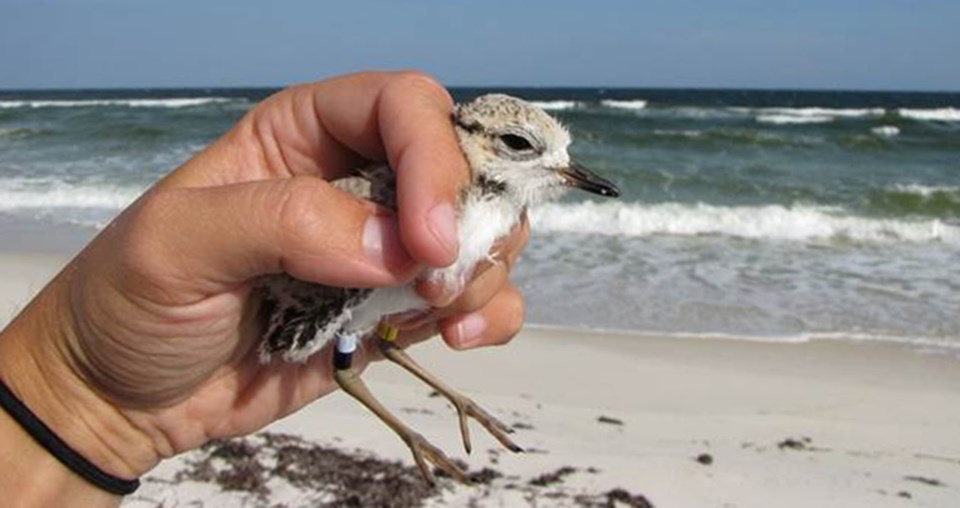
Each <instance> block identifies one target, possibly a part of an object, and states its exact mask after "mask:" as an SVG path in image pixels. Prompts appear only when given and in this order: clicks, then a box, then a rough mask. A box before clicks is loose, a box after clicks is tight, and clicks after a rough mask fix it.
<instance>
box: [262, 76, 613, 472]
mask: <svg viewBox="0 0 960 508" xmlns="http://www.w3.org/2000/svg"><path fill="white" fill-rule="evenodd" d="M453 124H454V128H455V130H456V133H457V136H458V139H459V142H460V147H461V149H462V150H463V153H464V156H465V158H466V160H467V163H468V166H469V168H470V173H471V174H470V183H469V184H468V185H467V186H466V187H465V188H463V189H462V190H461V193H460V197H459V203H458V210H457V214H458V224H459V241H460V251H459V256H458V258H457V260H456V261H455V262H454V263H453V264H452V265H450V266H447V267H445V268H430V269H427V270H425V271H424V272H423V274H422V275H421V276H420V278H421V279H426V280H429V281H431V282H433V283H436V284H439V285H442V286H444V287H447V288H449V289H451V290H458V289H460V288H462V287H463V285H465V284H466V281H467V280H469V279H470V277H471V276H472V274H473V270H474V268H475V267H476V266H477V265H478V264H479V263H480V262H481V261H483V260H486V259H489V258H490V257H491V252H490V251H491V248H492V247H493V245H494V244H495V242H496V241H497V240H498V239H500V238H502V237H504V236H506V235H507V234H509V232H510V231H511V229H512V228H513V227H514V226H515V225H516V224H517V223H518V222H519V220H520V217H521V215H522V213H523V211H524V210H526V209H527V208H528V207H530V206H533V205H536V204H538V203H541V202H544V201H547V200H551V199H556V198H558V197H560V196H561V195H562V194H564V193H565V192H566V191H567V190H569V189H571V188H580V189H583V190H586V191H588V192H592V193H594V194H599V195H602V196H612V197H616V196H618V195H619V190H618V189H617V188H616V186H615V185H613V184H612V183H610V182H609V181H607V180H605V179H603V178H601V177H599V176H597V175H595V174H593V173H591V172H590V171H588V170H586V169H584V168H583V167H582V166H580V165H578V164H576V163H574V162H573V161H571V159H570V155H569V153H568V151H567V149H568V147H569V145H570V142H571V138H570V134H569V133H568V132H567V130H566V129H565V128H564V127H563V126H562V125H561V124H560V123H559V122H558V121H557V120H556V119H554V118H553V117H551V116H550V115H548V114H547V113H545V112H544V111H543V110H542V109H540V108H538V107H536V106H535V105H533V104H531V103H529V102H525V101H523V100H521V99H517V98H515V97H511V96H508V95H502V94H490V95H484V96H481V97H478V98H476V99H474V100H473V101H471V102H469V103H466V104H461V105H458V106H457V107H456V109H455V110H454V113H453ZM336 185H337V186H338V187H339V188H341V189H343V190H346V191H349V192H352V193H353V194H355V195H357V196H358V197H361V198H364V199H369V200H371V201H374V202H377V203H379V204H381V205H384V206H390V207H395V192H394V191H395V186H394V185H395V184H394V174H393V171H392V170H391V169H390V168H388V167H386V166H384V165H375V166H369V167H365V168H361V169H359V170H358V176H356V177H353V178H349V179H345V180H341V181H338V182H336ZM261 288H262V291H261V294H262V307H261V308H262V312H263V313H264V315H265V316H266V318H265V319H266V329H265V332H264V335H263V341H262V343H261V346H260V355H261V360H262V361H264V362H269V361H270V360H271V358H273V357H274V356H277V355H279V356H281V357H282V358H283V360H286V361H299V362H302V361H305V360H306V359H307V358H308V357H309V356H310V355H312V354H313V353H315V352H317V351H318V350H319V349H320V348H321V347H322V346H323V345H324V344H326V343H327V342H329V341H331V340H335V341H336V352H335V355H334V363H335V379H336V380H337V383H338V384H339V385H340V386H341V388H343V389H344V391H346V392H347V393H349V394H350V395H352V396H353V397H355V398H356V399H357V400H359V401H360V402H361V403H362V404H364V405H365V406H366V407H367V408H369V409H370V410H371V411H373V412H374V413H375V414H377V416H379V417H380V418H381V419H382V420H383V421H384V422H385V423H386V424H387V425H388V426H389V427H390V428H392V429H393V430H394V431H395V432H396V433H397V434H398V435H399V436H400V437H401V439H403V441H404V442H405V443H406V444H407V445H408V446H409V447H410V449H411V451H412V453H413V456H414V460H415V461H416V463H417V466H418V467H419V468H420V470H421V472H422V473H423V475H424V477H425V478H427V480H429V481H431V482H432V481H433V480H434V478H433V473H432V471H431V470H430V468H429V467H428V466H427V462H430V463H433V464H435V465H436V466H438V467H440V468H441V469H442V470H444V471H445V472H447V473H448V474H449V475H450V476H452V477H454V478H456V479H459V480H461V481H465V474H464V473H463V471H462V470H461V469H460V468H459V467H458V466H457V465H456V464H455V463H453V462H452V461H451V460H450V459H449V458H447V456H446V455H445V454H444V453H443V452H442V451H441V450H439V449H438V448H436V447H435V446H433V445H431V444H430V443H429V442H428V441H426V440H425V439H424V438H423V437H422V436H420V435H419V434H417V433H416V432H414V431H413V430H412V429H410V428H409V427H407V426H406V425H404V424H403V423H402V422H400V420H399V419H397V418H396V417H395V416H394V415H392V414H391V413H390V412H389V411H388V410H387V409H386V408H384V407H383V405H382V404H380V402H379V401H378V400H377V399H376V398H375V397H374V396H373V395H372V393H370V391H369V389H367V387H366V385H365V384H364V383H363V381H362V380H361V379H360V377H359V374H358V373H357V372H356V371H355V370H354V369H352V368H351V365H350V358H351V356H352V354H353V352H354V351H355V350H356V348H357V347H358V343H359V340H360V339H362V338H363V337H366V336H369V335H371V333H372V332H374V331H376V335H377V336H378V337H377V338H376V339H375V340H376V342H377V344H378V345H379V346H380V348H381V350H382V351H383V353H384V356H385V357H386V358H387V359H388V360H390V361H392V362H394V363H396V364H398V365H400V366H401V367H403V368H405V369H406V370H408V371H409V372H411V373H412V374H414V375H416V376H417V377H419V378H420V379H422V380H423V381H424V382H426V383H427V384H429V385H431V386H433V387H434V388H435V389H436V390H437V391H438V392H440V393H441V394H442V395H444V396H445V397H446V398H447V399H448V400H450V402H451V403H453V405H454V407H455V408H456V409H457V412H458V415H459V420H460V431H461V435H462V438H463V442H464V447H465V448H466V450H467V452H469V451H470V447H471V445H470V437H469V430H468V427H467V419H468V417H469V418H473V419H475V420H477V421H478V422H479V423H480V424H481V425H483V426H484V427H485V428H486V429H487V430H488V431H489V432H490V433H491V434H492V435H493V436H494V437H496V438H497V439H498V440H499V441H500V442H501V443H502V444H503V445H504V446H506V447H507V448H509V449H511V450H513V451H520V447H519V446H517V445H516V444H515V443H513V441H512V440H510V438H509V437H508V436H507V435H506V434H507V433H509V432H511V429H510V428H509V427H507V426H506V425H504V424H503V423H501V422H500V421H499V420H497V419H496V418H494V417H493V416H492V415H490V414H489V413H487V412H486V411H485V410H483V409H482V408H480V407H479V406H478V405H477V404H475V403H474V402H473V401H472V400H470V399H469V398H467V397H465V396H463V395H461V394H459V393H458V392H456V391H454V390H453V389H451V388H449V387H448V386H446V385H445V384H444V383H443V382H442V381H440V380H439V379H437V378H436V377H435V376H433V375H432V374H430V373H429V372H428V371H426V370H425V369H423V367H421V366H420V365H419V364H417V363H416V362H415V361H414V360H413V359H412V358H411V357H410V356H409V355H407V354H406V352H404V351H403V350H402V349H399V348H397V347H396V346H395V345H394V344H393V340H394V339H395V337H396V333H397V331H396V329H395V328H392V327H391V326H389V325H387V324H386V323H385V322H383V321H382V319H383V318H384V317H386V316H389V315H392V314H396V313H400V312H407V311H411V310H426V309H428V307H429V305H428V304H427V303H426V302H425V301H424V300H423V299H422V298H421V297H420V296H419V295H418V294H417V293H416V291H415V289H414V288H415V282H413V283H410V284H407V285H404V286H399V287H389V288H377V289H367V288H336V287H329V286H323V285H319V284H313V283H309V282H305V281H300V280H296V279H293V278H292V277H289V276H287V275H277V276H271V277H268V278H265V279H264V281H263V282H262V284H261ZM378 325H379V326H378Z"/></svg>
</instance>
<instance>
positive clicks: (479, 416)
mask: <svg viewBox="0 0 960 508" xmlns="http://www.w3.org/2000/svg"><path fill="white" fill-rule="evenodd" d="M397 333H398V330H397V329H396V328H395V327H393V326H391V325H389V324H387V323H386V322H381V323H380V326H378V327H377V336H378V338H379V340H378V341H377V344H379V345H380V350H381V351H383V356H385V357H386V358H387V359H388V360H390V361H391V362H393V363H395V364H397V365H399V366H401V367H403V368H404V369H406V370H407V371H408V372H410V373H411V374H413V375H414V376H417V377H418V378H420V379H421V380H422V381H423V382H425V383H427V384H428V385H430V386H432V387H433V388H434V389H435V390H437V392H439V393H440V394H441V395H443V396H444V397H446V398H447V400H449V401H450V403H451V404H453V407H454V408H456V410H457V415H458V416H459V419H460V435H461V436H462V438H463V447H464V449H466V451H467V453H470V450H471V448H472V446H471V444H470V428H469V426H468V425H467V417H471V418H473V419H474V420H476V421H478V422H480V424H481V425H483V427H484V428H485V429H487V432H489V433H490V434H492V435H493V437H495V438H497V441H500V443H501V444H502V445H503V446H504V447H506V448H507V449H508V450H510V451H512V452H522V451H523V448H520V447H519V446H518V445H517V444H516V443H514V442H513V441H512V440H511V439H510V438H509V437H508V436H507V434H509V433H512V432H513V429H512V428H510V427H508V426H507V425H505V424H504V423H503V422H501V421H500V420H498V419H497V418H495V417H494V416H493V415H491V414H490V413H488V412H487V411H486V410H484V409H483V408H482V407H480V406H479V405H477V403H475V402H474V401H473V400H471V399H470V398H469V397H466V396H465V395H463V394H461V393H459V392H457V391H456V390H454V389H453V388H450V387H449V386H447V384H446V383H444V382H443V381H441V380H440V379H439V378H437V377H436V376H435V375H433V374H431V373H430V372H429V371H427V370H426V369H424V368H423V367H422V366H420V364H418V363H417V362H416V361H415V360H414V359H413V358H411V357H410V355H408V354H407V352H406V351H404V350H402V349H400V348H398V347H397V346H396V345H395V344H394V341H395V340H396V337H397Z"/></svg>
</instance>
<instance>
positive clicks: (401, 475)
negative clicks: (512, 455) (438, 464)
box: [175, 433, 437, 508]
mask: <svg viewBox="0 0 960 508" xmlns="http://www.w3.org/2000/svg"><path fill="white" fill-rule="evenodd" d="M198 455H199V458H197V459H195V460H192V461H190V462H189V464H188V467H187V469H186V470H184V471H181V472H179V473H178V474H177V476H176V478H175V479H176V480H177V481H183V480H193V481H200V482H208V483H213V484H216V485H218V486H219V487H220V488H222V489H223V490H225V491H239V492H245V493H249V494H251V495H253V496H254V498H255V499H257V500H259V501H260V502H261V503H262V504H263V505H266V501H267V499H268V498H269V495H270V489H269V488H268V487H267V483H268V481H269V480H270V479H272V478H281V479H283V480H286V481H287V482H288V483H290V484H291V485H293V486H294V487H297V488H298V489H300V490H301V491H303V492H305V493H308V494H309V495H310V496H311V497H313V498H315V499H316V500H317V502H316V504H315V506H325V507H337V508H339V507H360V506H381V507H385V508H407V507H411V508H412V507H416V506H421V505H422V504H423V501H424V500H426V499H427V498H429V497H432V496H433V495H435V494H436V493H437V491H436V489H434V488H432V487H430V486H428V485H427V484H426V483H425V482H424V481H423V480H422V479H421V478H420V473H419V472H418V471H417V470H416V468H414V467H409V466H404V465H402V464H400V463H399V462H394V461H388V460H383V459H379V458H376V457H370V456H361V455H357V454H349V453H345V452H343V451H341V450H337V449H335V448H329V447H326V446H322V445H319V444H316V443H311V442H309V441H305V440H303V439H302V438H300V437H297V436H291V435H287V434H275V433H262V434H258V435H257V436H254V437H249V438H240V439H231V440H224V441H212V442H210V443H208V444H207V445H205V446H204V447H203V448H201V449H200V451H199V453H198ZM271 462H272V463H273V465H272V466H268V465H267V464H270V463H271Z"/></svg>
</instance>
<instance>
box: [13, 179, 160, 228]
mask: <svg viewBox="0 0 960 508" xmlns="http://www.w3.org/2000/svg"><path fill="white" fill-rule="evenodd" d="M144 190H145V188H141V187H118V186H101V185H91V184H80V185H73V184H68V183H65V182H60V181H46V180H43V181H38V180H20V179H9V180H3V181H0V212H4V213H12V214H16V215H22V216H27V217H34V218H36V217H47V218H50V219H53V220H55V221H56V222H61V223H72V224H80V225H84V226H96V227H102V226H103V225H104V224H105V223H106V222H107V221H109V219H111V218H112V217H113V216H114V215H116V214H117V213H119V211H120V210H122V209H124V208H126V207H127V206H129V205H130V203H132V202H133V201H134V200H136V199H137V197H138V196H139V195H140V194H141V193H142V192H143V191H144Z"/></svg>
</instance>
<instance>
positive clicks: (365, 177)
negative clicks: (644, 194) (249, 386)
mask: <svg viewBox="0 0 960 508" xmlns="http://www.w3.org/2000/svg"><path fill="white" fill-rule="evenodd" d="M332 185H333V186H334V187H336V188H337V189H340V190H342V191H344V192H348V193H350V194H352V195H353V196H355V197H357V198H360V199H366V200H369V201H372V202H374V203H377V204H379V205H381V206H385V207H388V208H391V209H396V206H397V205H396V185H395V178H394V172H393V170H392V169H390V167H389V166H387V165H386V164H371V165H368V166H364V167H361V168H358V169H357V171H356V175H355V176H349V177H346V178H341V179H339V180H336V181H334V182H332ZM259 287H260V292H259V293H260V296H261V302H260V312H261V316H262V318H261V319H262V320H263V327H264V328H263V329H264V332H263V338H262V342H261V344H260V357H261V360H262V361H265V362H266V361H269V359H270V357H272V356H273V355H275V354H279V355H282V356H283V357H284V359H286V360H299V361H302V360H305V359H306V357H307V356H309V355H310V354H312V353H313V352H315V351H316V350H317V349H319V347H320V346H322V345H323V344H324V343H326V342H327V341H328V340H330V339H332V338H333V337H334V336H335V335H336V334H337V332H339V331H340V329H341V328H342V327H343V325H344V324H345V323H346V322H347V321H349V319H350V309H351V308H353V307H354V306H356V305H358V304H359V303H361V302H362V301H363V300H364V299H366V298H367V297H368V296H369V295H370V292H371V290H370V289H353V288H340V287H330V286H324V285H321V284H314V283H311V282H305V281H302V280H298V279H295V278H293V277H291V276H289V275H287V274H285V273H282V274H277V275H268V276H265V277H263V278H262V279H261V281H260V284H259Z"/></svg>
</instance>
